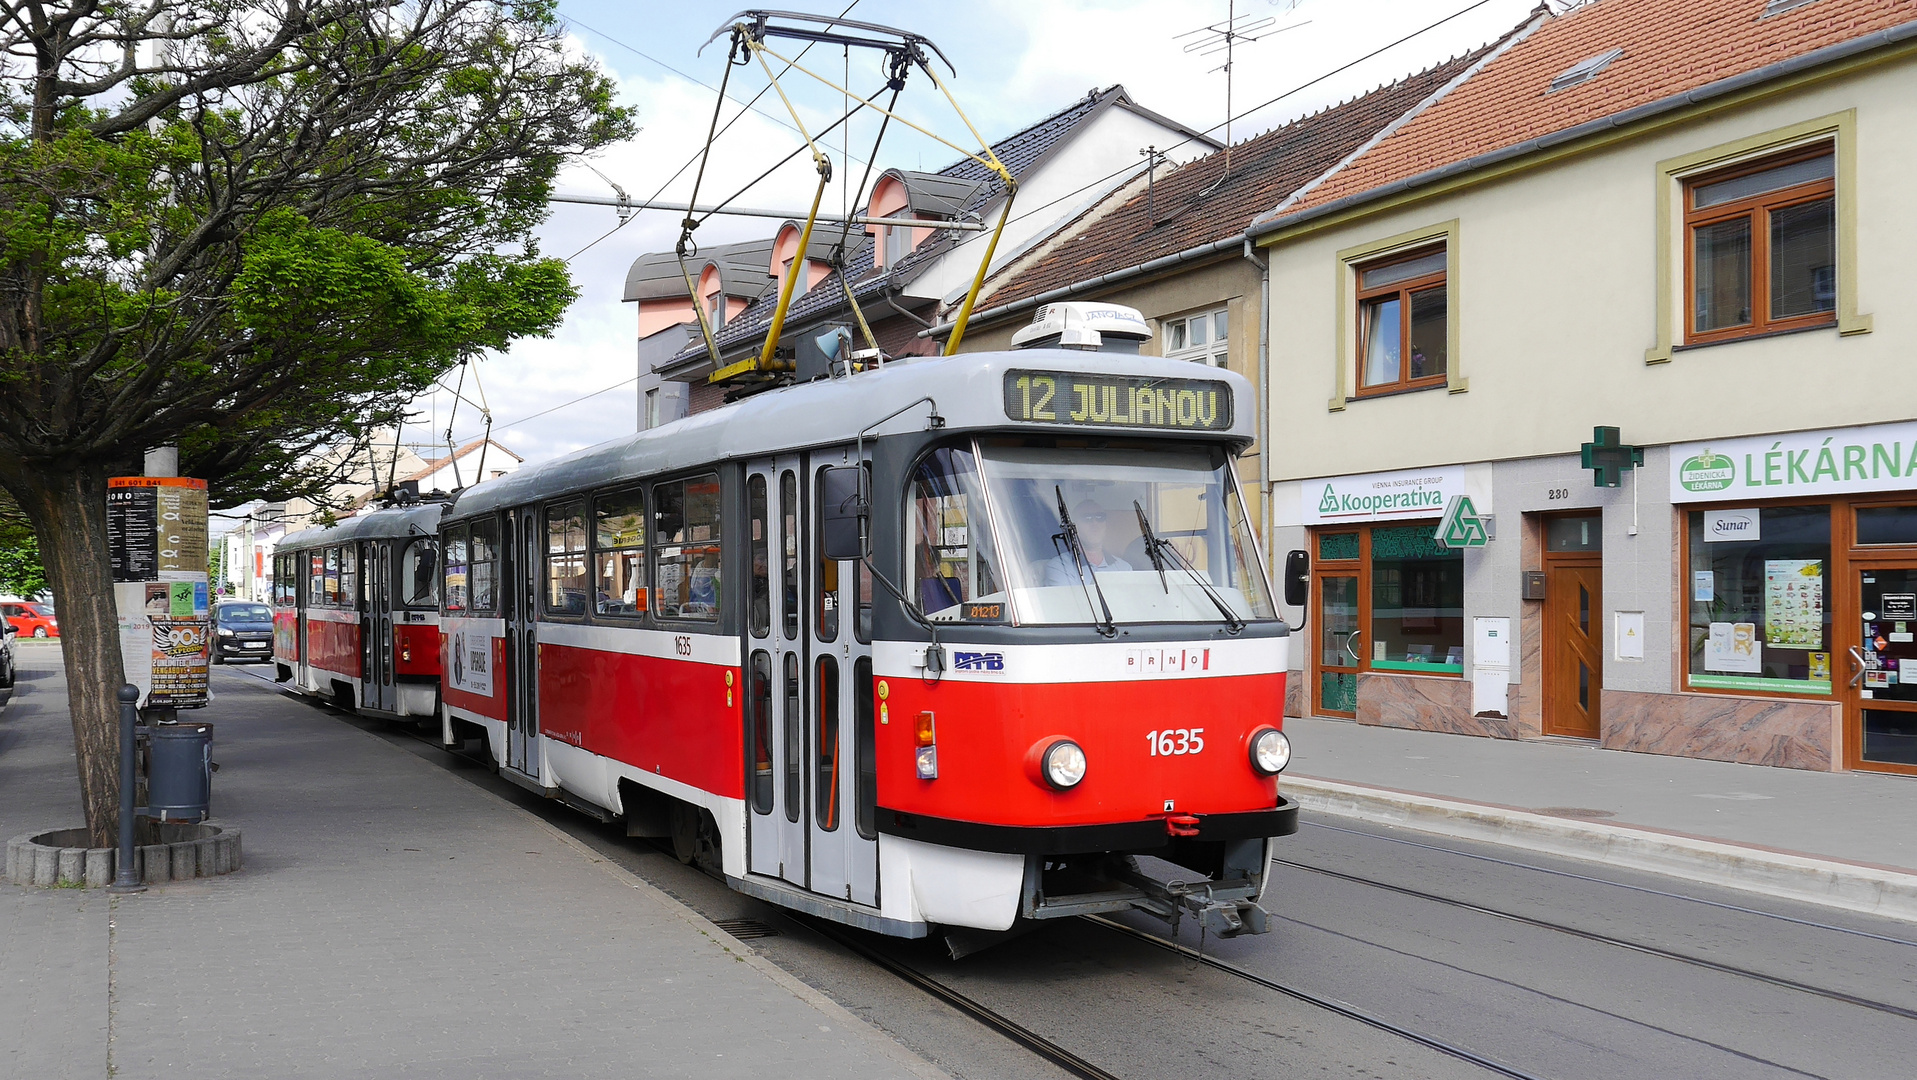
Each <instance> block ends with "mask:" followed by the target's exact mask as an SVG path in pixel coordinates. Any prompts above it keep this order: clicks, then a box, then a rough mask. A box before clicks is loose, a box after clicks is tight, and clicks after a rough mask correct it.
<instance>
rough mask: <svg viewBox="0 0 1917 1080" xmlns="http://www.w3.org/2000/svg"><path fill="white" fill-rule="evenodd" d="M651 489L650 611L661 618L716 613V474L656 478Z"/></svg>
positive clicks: (703, 616)
mask: <svg viewBox="0 0 1917 1080" xmlns="http://www.w3.org/2000/svg"><path fill="white" fill-rule="evenodd" d="M652 495H653V500H654V503H653V522H654V529H653V537H654V538H653V544H654V558H653V574H654V576H655V580H654V582H653V589H654V594H653V598H654V600H655V601H656V607H655V608H654V611H655V613H656V614H657V615H658V616H659V617H660V618H664V619H697V620H701V621H711V620H714V619H717V618H718V617H719V596H720V593H719V584H720V579H719V567H720V561H719V555H720V547H719V544H720V530H719V477H718V476H717V475H714V474H707V475H705V476H695V477H692V478H690V479H687V480H676V481H673V482H672V483H669V484H659V485H657V486H655V487H654V488H653V489H652Z"/></svg>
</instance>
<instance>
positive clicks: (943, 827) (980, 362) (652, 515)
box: [440, 349, 1297, 937]
mask: <svg viewBox="0 0 1917 1080" xmlns="http://www.w3.org/2000/svg"><path fill="white" fill-rule="evenodd" d="M1249 393H1250V390H1249V385H1248V384H1247V383H1246V382H1245V380H1244V379H1242V378H1241V377H1239V376H1237V375H1234V374H1231V373H1229V372H1225V371H1219V370H1215V369H1210V368H1201V367H1194V366H1193V365H1191V364H1189V363H1186V362H1181V361H1171V360H1164V359H1159V358H1154V357H1141V356H1136V355H1131V356H1126V355H1114V354H1111V353H1099V352H1085V351H1072V350H1061V349H1034V350H1026V351H1017V352H1006V353H978V354H967V355H960V356H955V357H950V358H925V359H912V360H908V361H901V362H895V363H890V364H887V365H885V366H883V367H882V368H879V369H877V370H873V371H869V372H864V373H859V374H851V375H846V374H844V373H843V372H840V373H837V374H836V377H832V378H821V379H818V380H815V381H811V382H805V383H799V384H796V385H792V386H787V387H784V388H781V389H777V390H772V391H768V392H765V393H761V394H758V395H756V396H753V397H750V398H747V399H746V400H743V401H741V402H738V403H736V404H733V405H730V406H727V407H724V408H721V409H717V410H713V411H711V412H707V413H702V414H698V415H695V416H693V417H689V418H687V419H685V420H682V421H679V422H677V423H674V424H670V425H667V426H665V427H662V428H658V429H654V430H651V431H647V432H642V433H640V434H638V435H636V436H633V437H630V438H626V439H622V440H618V441H615V442H611V443H606V444H603V445H600V446H597V447H593V448H591V449H587V450H584V451H581V452H579V453H576V454H573V455H571V456H569V457H566V458H561V459H559V460H556V461H553V462H550V463H548V464H545V465H541V466H537V467H528V468H525V469H522V470H520V471H519V472H517V473H515V474H513V475H512V476H510V477H506V478H503V479H500V480H496V481H491V482H488V483H485V484H483V485H479V486H476V487H473V488H469V489H466V490H465V491H463V492H461V493H460V494H459V495H457V496H456V497H455V500H454V502H453V504H452V506H451V508H450V509H449V510H448V511H447V513H446V516H445V518H444V520H443V522H442V523H441V526H440V531H441V549H442V551H443V552H444V556H445V557H444V567H443V569H444V575H445V578H444V585H443V588H442V590H441V594H442V600H443V610H442V620H443V622H442V626H443V628H444V640H445V642H446V646H447V656H446V657H445V659H444V662H443V667H444V672H445V674H444V683H443V701H444V707H445V714H446V723H447V728H446V736H447V741H448V742H449V743H450V742H452V741H454V740H456V739H462V738H468V739H469V738H477V737H479V736H481V735H483V736H484V738H485V739H486V741H487V743H488V745H489V746H490V748H491V751H492V753H493V755H494V757H495V759H496V760H497V762H498V765H499V769H500V772H501V773H502V775H505V776H507V777H509V778H511V779H513V780H515V781H516V782H518V783H520V784H522V785H524V786H526V787H529V788H532V789H534V790H537V791H541V792H543V793H545V794H547V795H549V796H551V797H555V798H561V799H564V800H565V801H567V802H569V803H571V804H573V805H574V806H577V807H579V808H581V809H583V810H585V811H587V812H588V813H593V814H596V815H597V816H600V817H602V818H604V819H606V820H615V819H618V818H621V817H623V819H624V820H625V822H626V824H627V826H628V830H629V832H631V833H632V834H634V835H654V836H666V835H670V836H672V837H673V839H674V843H675V846H676V848H677V849H678V850H679V853H680V855H681V857H682V858H688V859H690V858H695V857H697V858H702V859H704V860H707V861H708V862H709V865H711V866H712V867H713V868H714V869H718V870H722V871H723V873H724V876H725V878H726V880H727V881H728V882H729V883H730V884H731V885H732V887H734V888H736V889H738V890H740V891H743V892H746V893H749V894H752V895H755V896H759V897H762V898H765V899H767V900H770V901H773V902H775V903H779V904H783V905H787V906H789V907H792V908H796V909H799V910H803V911H807V912H811V913H814V914H817V915H821V916H824V917H827V918H831V919H835V920H838V921H841V922H844V923H848V924H852V925H856V926H861V927H865V928H868V929H872V930H877V931H881V932H884V933H888V934H895V935H903V936H911V937H917V936H923V935H925V934H926V933H928V931H929V929H930V928H931V927H933V926H939V927H944V928H948V929H949V928H975V929H977V930H983V931H1002V930H1007V929H1010V928H1012V927H1013V925H1014V924H1015V923H1016V922H1018V921H1020V920H1029V919H1044V918H1052V917H1060V916H1065V915H1074V914H1082V913H1088V912H1095V911H1112V910H1119V909H1123V908H1129V907H1137V908H1142V909H1144V910H1147V911H1151V912H1154V913H1156V914H1158V915H1160V916H1162V917H1166V918H1176V917H1179V916H1180V915H1184V916H1186V917H1195V918H1198V919H1200V920H1202V922H1203V924H1204V925H1205V926H1206V927H1207V928H1208V929H1210V931H1211V932H1212V933H1217V934H1227V935H1229V934H1236V933H1242V932H1261V931H1263V930H1264V929H1265V927H1266V915H1265V912H1264V911H1263V910H1262V909H1260V908H1259V907H1258V906H1257V901H1258V898H1259V897H1260V895H1261V894H1262V892H1263V889H1264V886H1265V881H1266V869H1267V867H1268V865H1269V860H1270V845H1271V842H1272V839H1273V838H1274V837H1279V836H1284V835H1288V834H1290V833H1292V832H1294V831H1295V830H1296V828H1297V804H1296V803H1295V802H1292V801H1290V800H1288V799H1286V798H1284V797H1283V796H1282V795H1281V794H1280V793H1279V788H1278V773H1279V772H1280V771H1281V770H1282V769H1283V768H1284V765H1285V764H1286V762H1287V761H1288V760H1289V756H1290V748H1289V744H1288V743H1287V742H1286V740H1285V736H1284V735H1283V734H1282V732H1281V731H1280V727H1281V725H1282V719H1283V701H1284V697H1285V693H1284V690H1285V687H1284V682H1285V671H1286V660H1287V658H1286V649H1287V635H1288V633H1289V631H1288V628H1287V627H1286V625H1285V624H1284V622H1282V621H1281V620H1280V619H1279V618H1278V617H1277V614H1276V610H1275V607H1274V604H1273V602H1272V599H1271V594H1270V590H1269V586H1268V583H1267V578H1266V575H1265V571H1264V569H1263V567H1262V565H1261V563H1260V560H1259V555H1258V552H1257V550H1256V545H1255V543H1254V538H1253V534H1252V531H1251V529H1250V527H1249V522H1248V520H1247V515H1246V513H1245V510H1244V504H1243V501H1242V499H1241V496H1240V494H1239V492H1238V490H1237V486H1236V480H1235V478H1234V476H1233V460H1234V458H1235V456H1236V455H1237V454H1238V453H1239V452H1240V451H1241V450H1243V449H1244V448H1245V447H1246V446H1247V445H1248V444H1249V442H1250V441H1251V436H1252V414H1253V413H1254V411H1255V410H1254V409H1253V408H1251V407H1250V405H1249V400H1250V399H1249ZM862 553H865V554H864V557H863V558H861V557H860V556H861V554H862ZM1140 856H1154V857H1156V858H1158V859H1163V860H1165V861H1167V862H1169V863H1172V864H1175V866H1176V867H1178V868H1181V869H1178V870H1177V872H1176V873H1173V874H1166V873H1154V872H1153V868H1154V867H1158V868H1159V869H1163V867H1162V866H1160V864H1156V863H1152V862H1150V861H1149V860H1147V861H1146V862H1145V863H1143V864H1141V861H1140V859H1139V857H1140Z"/></svg>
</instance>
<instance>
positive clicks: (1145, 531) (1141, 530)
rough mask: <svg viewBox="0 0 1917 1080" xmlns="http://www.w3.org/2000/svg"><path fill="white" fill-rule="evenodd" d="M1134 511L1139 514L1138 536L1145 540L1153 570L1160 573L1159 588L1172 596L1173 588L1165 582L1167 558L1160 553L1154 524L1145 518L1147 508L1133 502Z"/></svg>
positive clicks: (1146, 552)
mask: <svg viewBox="0 0 1917 1080" xmlns="http://www.w3.org/2000/svg"><path fill="white" fill-rule="evenodd" d="M1132 509H1133V510H1134V511H1136V512H1137V514H1138V535H1140V536H1142V537H1144V538H1145V557H1146V558H1148V559H1150V560H1151V561H1152V569H1153V570H1156V571H1158V587H1159V588H1161V589H1163V590H1165V593H1166V595H1168V596H1169V595H1170V594H1171V586H1170V585H1169V584H1167V583H1166V581H1165V558H1164V556H1162V555H1160V554H1159V553H1158V536H1157V534H1155V533H1153V532H1152V523H1151V521H1150V519H1148V518H1146V517H1145V508H1144V507H1142V506H1140V505H1138V500H1137V499H1133V500H1132Z"/></svg>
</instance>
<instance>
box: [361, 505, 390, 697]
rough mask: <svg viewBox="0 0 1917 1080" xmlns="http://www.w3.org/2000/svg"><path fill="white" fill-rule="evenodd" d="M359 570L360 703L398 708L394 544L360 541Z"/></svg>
mask: <svg viewBox="0 0 1917 1080" xmlns="http://www.w3.org/2000/svg"><path fill="white" fill-rule="evenodd" d="M359 572H360V586H359V588H360V596H361V597H362V601H361V603H360V627H359V638H360V649H361V652H362V654H363V660H364V663H362V664H361V667H360V670H361V672H362V674H361V677H360V684H359V693H360V706H361V707H362V708H367V709H378V710H379V711H381V712H395V711H397V710H398V708H399V702H398V700H397V691H396V690H395V689H394V687H393V591H392V588H391V581H392V576H393V567H392V545H390V544H382V543H380V542H379V541H377V540H372V541H367V542H366V543H363V544H361V545H360V546H359Z"/></svg>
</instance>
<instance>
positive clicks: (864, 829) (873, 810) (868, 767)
mask: <svg viewBox="0 0 1917 1080" xmlns="http://www.w3.org/2000/svg"><path fill="white" fill-rule="evenodd" d="M852 693H853V694H854V695H855V696H854V698H853V702H852V707H853V721H852V722H853V725H854V726H853V729H852V748H853V751H852V752H853V754H854V755H855V757H856V760H857V762H858V785H857V800H858V803H857V813H858V817H857V819H856V820H857V824H858V827H859V835H860V836H863V837H865V838H866V839H867V840H877V839H878V838H879V754H878V745H877V741H876V740H877V733H876V732H875V731H874V729H873V727H872V658H871V657H869V656H861V657H859V658H858V659H857V660H855V661H853V662H852Z"/></svg>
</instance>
